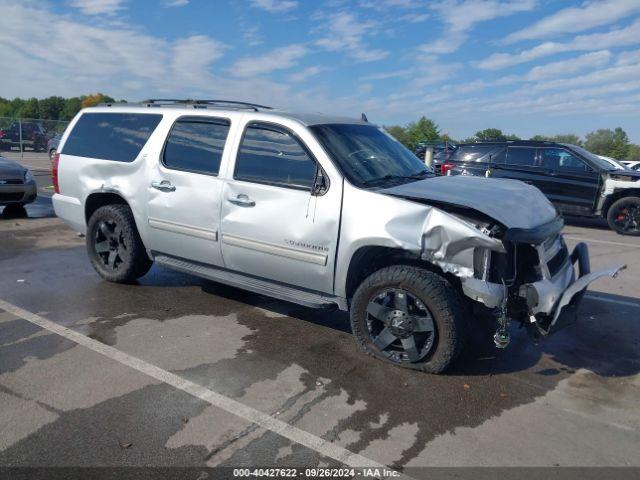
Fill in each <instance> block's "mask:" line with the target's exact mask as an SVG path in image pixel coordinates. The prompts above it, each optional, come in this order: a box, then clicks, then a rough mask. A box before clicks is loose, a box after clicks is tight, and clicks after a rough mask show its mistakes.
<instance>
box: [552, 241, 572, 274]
mask: <svg viewBox="0 0 640 480" xmlns="http://www.w3.org/2000/svg"><path fill="white" fill-rule="evenodd" d="M568 257H569V250H567V246H566V245H563V246H562V248H561V249H560V251H559V252H558V253H557V254H556V255H555V257H553V258H552V259H551V260H549V261H548V262H547V268H548V269H549V273H550V274H551V276H552V277H554V276H555V275H556V274H557V273H558V272H559V271H560V269H561V268H562V266H563V265H564V262H565V261H566V260H567V258H568Z"/></svg>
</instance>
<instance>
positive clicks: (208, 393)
mask: <svg viewBox="0 0 640 480" xmlns="http://www.w3.org/2000/svg"><path fill="white" fill-rule="evenodd" d="M0 308H1V309H3V310H5V311H7V312H9V313H12V314H13V315H16V316H18V317H20V318H22V319H24V320H27V321H28V322H31V323H33V324H35V325H37V326H39V327H41V328H44V329H46V330H49V331H50V332H53V333H55V334H57V335H60V336H61V337H64V338H67V339H68V340H71V341H72V342H75V343H77V344H78V345H82V346H83V347H86V348H88V349H90V350H93V351H94V352H97V353H100V354H101V355H104V356H105V357H108V358H110V359H112V360H115V361H116V362H119V363H121V364H123V365H126V366H128V367H130V368H133V369H134V370H137V371H139V372H141V373H144V374H145V375H148V376H150V377H152V378H155V379H156V380H160V381H161V382H164V383H166V384H167V385H171V386H172V387H174V388H177V389H179V390H182V391H183V392H186V393H188V394H190V395H193V396H194V397H197V398H199V399H200V400H203V401H205V402H207V403H209V404H210V405H213V406H215V407H218V408H220V409H222V410H224V411H226V412H228V413H231V414H232V415H236V416H237V417H240V418H244V419H245V420H248V421H250V422H252V423H255V424H256V425H259V426H261V427H263V428H265V429H267V430H269V431H271V432H274V433H276V434H278V435H280V436H282V437H285V438H287V439H289V440H291V441H292V442H295V443H299V444H300V445H304V446H305V447H307V448H309V449H311V450H314V451H316V452H317V453H319V454H320V455H322V456H325V457H329V458H332V459H333V460H336V461H337V462H340V463H341V464H344V465H347V466H349V467H352V468H362V467H371V468H378V469H386V470H387V471H388V472H391V471H392V470H391V469H390V468H388V467H386V466H385V465H382V464H380V463H378V462H375V461H373V460H371V459H369V458H366V457H363V456H361V455H358V454H357V453H353V452H351V451H349V450H347V449H345V448H343V447H341V446H339V445H336V444H334V443H331V442H328V441H327V440H324V439H322V438H320V437H318V436H316V435H313V434H312V433H309V432H306V431H304V430H301V429H299V428H296V427H293V426H291V425H289V424H288V423H286V422H283V421H282V420H278V419H276V418H274V417H272V416H271V415H268V414H266V413H263V412H261V411H259V410H256V409H254V408H252V407H249V406H247V405H244V404H243V403H240V402H238V401H236V400H233V399H232V398H229V397H226V396H224V395H221V394H220V393H217V392H215V391H213V390H210V389H208V388H206V387H203V386H202V385H198V384H197V383H194V382H192V381H190V380H187V379H186V378H182V377H180V376H178V375H176V374H174V373H171V372H169V371H167V370H164V369H162V368H160V367H158V366H156V365H153V364H151V363H148V362H145V361H144V360H141V359H139V358H137V357H134V356H132V355H129V354H127V353H124V352H122V351H120V350H118V349H116V348H113V347H111V346H109V345H105V344H104V343H101V342H98V341H97V340H93V339H91V338H89V337H87V336H85V335H82V334H81V333H78V332H76V331H74V330H71V329H69V328H67V327H64V326H62V325H59V324H57V323H55V322H52V321H51V320H47V319H46V318H44V317H41V316H40V315H37V314H35V313H31V312H28V311H27V310H23V309H22V308H20V307H17V306H15V305H13V304H11V303H8V302H5V301H4V300H0ZM394 477H395V478H399V477H403V478H406V479H410V478H411V477H408V476H406V475H402V474H399V473H396V472H394Z"/></svg>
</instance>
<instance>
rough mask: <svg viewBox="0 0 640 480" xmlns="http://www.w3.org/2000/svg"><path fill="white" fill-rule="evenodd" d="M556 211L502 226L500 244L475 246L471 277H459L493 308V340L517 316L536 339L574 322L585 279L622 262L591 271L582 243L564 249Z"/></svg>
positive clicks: (613, 271) (502, 336)
mask: <svg viewBox="0 0 640 480" xmlns="http://www.w3.org/2000/svg"><path fill="white" fill-rule="evenodd" d="M562 227H563V221H562V219H561V218H560V217H558V218H556V219H554V220H553V221H552V222H549V223H547V224H545V225H542V226H540V227H536V228H533V229H518V228H513V229H507V230H505V231H503V232H501V231H500V230H499V229H498V230H497V233H498V235H500V240H501V243H502V245H503V247H504V250H503V251H502V252H501V251H498V250H495V249H493V250H492V249H475V250H474V271H473V277H465V278H461V283H462V289H463V292H464V294H465V295H467V296H468V297H470V298H471V299H472V300H474V301H476V302H479V303H481V304H483V305H484V306H485V307H488V308H489V309H492V310H491V311H492V312H493V314H494V316H495V317H496V319H497V321H498V328H497V331H496V335H495V336H494V341H495V343H496V346H498V347H499V348H504V347H506V346H507V344H508V343H509V335H508V328H507V327H508V323H509V321H511V320H513V321H517V322H519V323H521V324H522V325H524V326H526V327H527V330H528V332H529V333H530V334H531V335H532V336H533V337H535V338H536V339H538V338H541V337H547V336H549V335H551V334H552V333H555V332H556V331H558V330H560V329H562V328H563V327H565V326H568V325H570V324H572V323H574V322H575V321H576V320H577V310H578V307H579V305H580V302H581V301H582V298H583V297H584V294H585V292H586V289H587V287H588V285H589V284H590V283H591V282H593V281H594V280H596V279H598V278H600V277H605V276H610V277H615V276H616V275H617V274H618V272H619V271H620V270H622V269H623V268H625V265H619V266H615V267H611V268H607V269H604V270H600V271H597V272H591V268H590V262H589V251H588V248H587V245H586V244H585V243H579V244H577V245H576V246H575V247H574V249H573V251H572V252H571V253H569V250H568V248H567V246H566V244H565V242H564V239H563V237H562V234H561V233H560V232H561V230H562Z"/></svg>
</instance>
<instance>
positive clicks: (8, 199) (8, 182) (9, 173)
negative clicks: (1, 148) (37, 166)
mask: <svg viewBox="0 0 640 480" xmlns="http://www.w3.org/2000/svg"><path fill="white" fill-rule="evenodd" d="M36 195H37V188H36V181H35V179H34V178H33V175H32V174H31V172H30V171H29V170H28V169H26V168H24V167H23V166H22V165H20V164H19V163H16V162H13V161H11V160H7V159H6V158H4V157H1V156H0V206H7V208H16V207H17V208H20V207H22V206H24V205H25V204H27V203H31V202H33V201H34V200H35V199H36Z"/></svg>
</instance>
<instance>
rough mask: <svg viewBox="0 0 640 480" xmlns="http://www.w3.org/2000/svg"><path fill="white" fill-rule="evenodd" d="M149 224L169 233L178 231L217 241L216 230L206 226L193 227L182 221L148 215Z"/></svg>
mask: <svg viewBox="0 0 640 480" xmlns="http://www.w3.org/2000/svg"><path fill="white" fill-rule="evenodd" d="M149 226H150V227H151V228H156V229H158V230H164V231H166V232H171V233H180V234H182V235H188V236H190V237H197V238H202V239H204V240H211V241H213V242H217V241H218V231H217V230H209V229H207V228H200V227H193V226H191V225H185V224H183V223H176V222H170V221H168V220H161V219H159V218H153V217H149Z"/></svg>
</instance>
